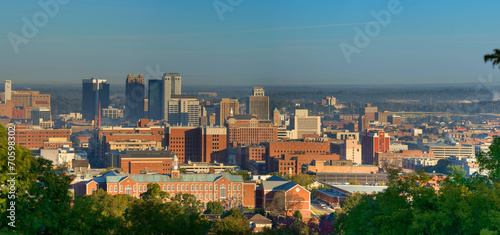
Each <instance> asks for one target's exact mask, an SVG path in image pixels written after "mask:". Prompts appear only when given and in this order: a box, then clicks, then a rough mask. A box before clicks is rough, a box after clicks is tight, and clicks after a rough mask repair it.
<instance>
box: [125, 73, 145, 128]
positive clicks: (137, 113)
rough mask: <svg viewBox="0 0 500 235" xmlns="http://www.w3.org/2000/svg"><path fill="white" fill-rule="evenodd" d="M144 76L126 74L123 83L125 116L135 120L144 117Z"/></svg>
mask: <svg viewBox="0 0 500 235" xmlns="http://www.w3.org/2000/svg"><path fill="white" fill-rule="evenodd" d="M144 96H145V95H144V76H143V75H142V74H140V75H137V74H136V73H134V74H129V75H127V80H126V83H125V115H124V116H125V117H126V118H127V119H128V120H132V121H137V120H139V119H141V118H144V98H145V97H144Z"/></svg>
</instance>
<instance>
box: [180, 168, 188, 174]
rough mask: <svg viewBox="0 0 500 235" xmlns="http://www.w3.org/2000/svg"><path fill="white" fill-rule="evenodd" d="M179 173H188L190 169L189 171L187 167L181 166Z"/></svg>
mask: <svg viewBox="0 0 500 235" xmlns="http://www.w3.org/2000/svg"><path fill="white" fill-rule="evenodd" d="M179 173H181V174H187V173H188V171H187V169H186V168H181V169H180V170H179Z"/></svg>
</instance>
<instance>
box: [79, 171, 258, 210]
mask: <svg viewBox="0 0 500 235" xmlns="http://www.w3.org/2000/svg"><path fill="white" fill-rule="evenodd" d="M175 173H176V174H172V176H169V175H146V174H142V175H137V174H132V175H129V174H123V173H119V172H117V171H110V172H108V173H106V174H104V175H103V176H101V177H96V178H94V179H92V180H89V181H82V182H79V183H76V184H74V190H75V195H90V194H92V192H93V191H95V190H97V189H103V190H104V191H106V192H107V193H109V194H111V195H116V194H129V195H131V196H133V197H136V198H139V197H140V194H141V193H144V192H146V191H147V185H148V184H149V183H156V184H159V185H160V188H161V190H162V191H164V192H167V193H168V194H169V197H170V198H172V197H175V195H176V194H178V193H183V194H184V193H189V194H193V195H194V196H195V197H196V198H197V199H198V200H199V201H200V202H202V203H203V204H204V205H206V203H207V202H209V201H218V202H221V203H222V204H223V205H224V206H226V209H227V208H233V207H234V208H243V207H247V208H254V207H255V183H250V182H248V183H247V182H244V181H243V178H242V176H241V175H230V174H189V175H184V174H178V172H175ZM167 201H169V200H167Z"/></svg>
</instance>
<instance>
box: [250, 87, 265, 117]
mask: <svg viewBox="0 0 500 235" xmlns="http://www.w3.org/2000/svg"><path fill="white" fill-rule="evenodd" d="M247 113H248V114H249V115H256V116H257V119H259V120H269V96H265V95H264V89H263V88H262V87H254V88H253V94H252V96H250V97H249V98H248V109H247Z"/></svg>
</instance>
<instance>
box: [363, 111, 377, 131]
mask: <svg viewBox="0 0 500 235" xmlns="http://www.w3.org/2000/svg"><path fill="white" fill-rule="evenodd" d="M377 112H378V107H377V106H372V105H371V104H365V107H363V108H361V109H360V111H359V116H360V117H361V116H365V117H366V120H367V121H368V122H370V121H375V120H376V118H375V113H377ZM363 131H364V130H363Z"/></svg>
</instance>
